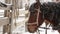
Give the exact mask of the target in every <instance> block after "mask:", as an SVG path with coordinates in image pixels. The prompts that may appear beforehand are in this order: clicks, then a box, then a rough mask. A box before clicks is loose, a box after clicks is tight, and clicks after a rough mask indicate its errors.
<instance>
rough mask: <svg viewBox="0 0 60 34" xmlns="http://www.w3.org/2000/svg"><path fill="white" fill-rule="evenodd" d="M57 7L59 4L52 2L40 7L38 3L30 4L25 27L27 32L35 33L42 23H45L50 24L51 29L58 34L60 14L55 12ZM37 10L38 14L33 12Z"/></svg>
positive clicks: (59, 30)
mask: <svg viewBox="0 0 60 34" xmlns="http://www.w3.org/2000/svg"><path fill="white" fill-rule="evenodd" d="M39 6H40V7H39ZM59 6H60V4H59V3H54V2H53V3H52V2H49V3H43V5H41V4H40V3H34V4H32V5H31V7H30V10H29V11H30V17H29V20H28V25H27V28H28V31H29V32H31V33H34V32H36V31H37V29H38V28H39V27H40V25H42V24H43V22H44V21H45V23H46V24H47V25H48V24H49V23H50V24H52V29H53V30H58V32H59V33H60V28H59V26H60V25H59V17H60V15H59V13H60V12H59V11H57V10H59V8H58V7H59ZM39 8H40V12H39V11H38V10H35V9H39ZM38 13H39V14H38ZM58 16H59V17H58ZM37 17H38V18H37ZM37 20H38V21H37Z"/></svg>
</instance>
